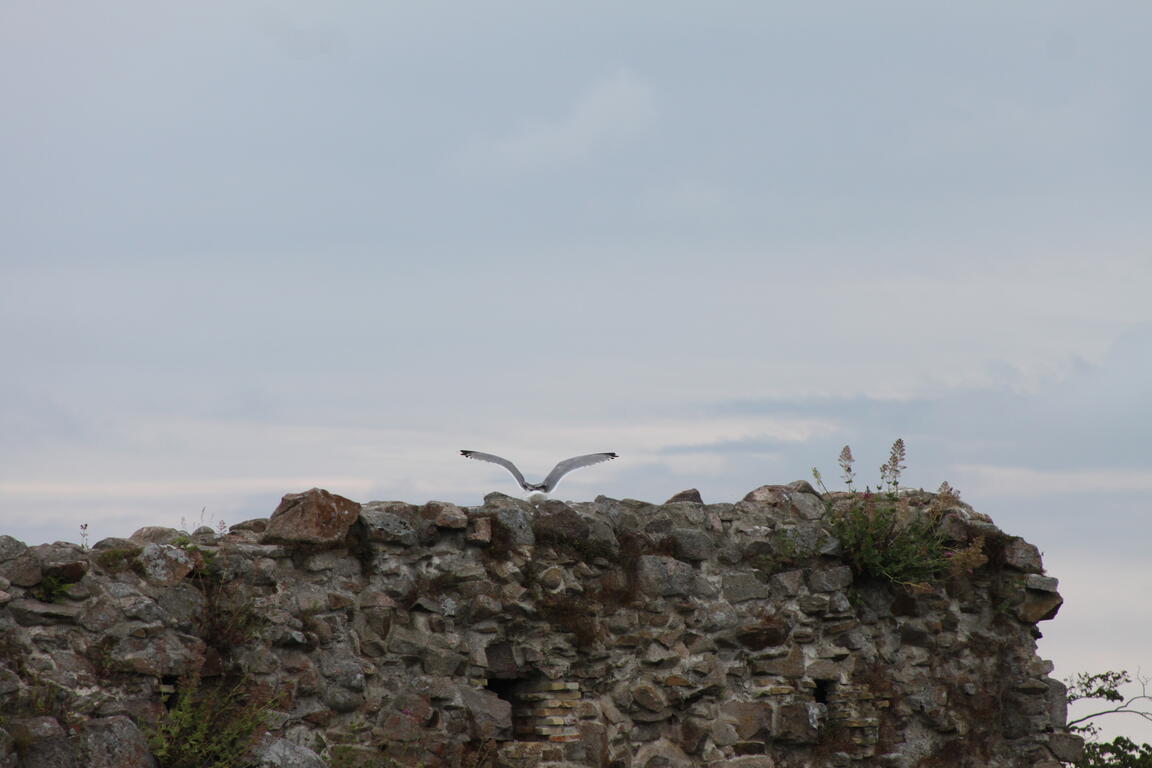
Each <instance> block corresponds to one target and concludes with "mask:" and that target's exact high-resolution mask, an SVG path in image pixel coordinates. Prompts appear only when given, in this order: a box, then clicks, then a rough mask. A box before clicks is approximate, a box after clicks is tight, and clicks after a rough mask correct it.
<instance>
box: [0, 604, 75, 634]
mask: <svg viewBox="0 0 1152 768" xmlns="http://www.w3.org/2000/svg"><path fill="white" fill-rule="evenodd" d="M7 608H8V610H9V611H11V612H12V618H14V619H16V621H17V622H18V623H19V624H21V625H23V626H25V627H30V626H36V625H39V624H75V623H76V617H77V616H79V615H80V606H77V605H63V604H60V603H42V602H40V601H39V600H13V601H12V602H10V603H9V604H8V606H7Z"/></svg>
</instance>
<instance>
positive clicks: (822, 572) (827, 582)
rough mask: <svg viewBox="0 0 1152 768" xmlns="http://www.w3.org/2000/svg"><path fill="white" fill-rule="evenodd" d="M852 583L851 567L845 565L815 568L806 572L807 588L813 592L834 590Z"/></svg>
mask: <svg viewBox="0 0 1152 768" xmlns="http://www.w3.org/2000/svg"><path fill="white" fill-rule="evenodd" d="M851 585H852V569H851V568H850V567H848V566H847V565H839V566H835V567H832V568H815V569H813V570H811V571H809V573H808V589H810V590H812V591H813V592H835V591H837V590H841V589H845V588H847V587H849V586H851Z"/></svg>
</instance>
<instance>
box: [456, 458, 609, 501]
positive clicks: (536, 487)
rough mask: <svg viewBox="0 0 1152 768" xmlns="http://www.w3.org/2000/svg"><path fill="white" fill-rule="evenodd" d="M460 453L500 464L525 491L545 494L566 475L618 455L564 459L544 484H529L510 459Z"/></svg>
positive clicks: (545, 479) (554, 468)
mask: <svg viewBox="0 0 1152 768" xmlns="http://www.w3.org/2000/svg"><path fill="white" fill-rule="evenodd" d="M460 453H461V454H462V455H464V456H467V457H468V458H469V459H477V460H479V461H490V462H492V463H493V464H499V465H500V466H502V467H504V469H506V470H508V471H509V472H511V473H512V477H514V478H516V482H517V483H519V484H520V487H521V488H523V489H524V490H526V491H542V492H544V493H548V492H549V491H551V490H552V489H553V488H555V487H556V484H557V483H559V482H560V478H562V477H564V475H566V474H568V473H569V472H571V471H572V470H574V469H579V468H580V467H587V466H589V465H591V464H599V463H600V462H602V461H608V460H610V459H614V458H616V454H614V453H587V454H584V455H583V456H573V457H572V458H570V459H564V461H562V462H560V463H559V464H557V465H556V466H555V467H553V468H552V471H551V472H549V473H548V476H547V477H545V478H544V482H542V483H528V482H525V481H524V475H523V474H522V473H521V472H520V470H519V469H517V468H516V465H515V464H513V463H512V462H510V461H508V459H505V458H503V457H502V456H495V455H493V454H491V453H480V452H479V451H460Z"/></svg>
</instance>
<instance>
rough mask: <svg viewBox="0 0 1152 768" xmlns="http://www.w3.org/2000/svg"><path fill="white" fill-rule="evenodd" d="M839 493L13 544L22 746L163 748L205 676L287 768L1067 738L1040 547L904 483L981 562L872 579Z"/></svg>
mask: <svg viewBox="0 0 1152 768" xmlns="http://www.w3.org/2000/svg"><path fill="white" fill-rule="evenodd" d="M846 502H847V499H846V498H845V497H844V496H842V495H833V496H830V497H823V498H822V497H820V496H819V495H817V494H816V493H815V492H814V491H813V490H812V489H811V488H810V487H809V486H808V485H807V483H803V482H799V483H793V484H791V485H788V486H764V487H762V488H759V489H757V490H755V491H753V492H752V493H750V494H749V495H748V496H747V497H746V498H745V499H744V500H742V501H740V502H739V503H735V504H703V503H701V502H700V501H699V497H698V495H696V494H694V493H690V492H686V493H685V494H679V495H678V496H677V497H674V500H671V501H669V502H668V503H665V504H662V505H653V504H647V503H642V502H638V501H633V500H624V501H619V500H614V499H608V498H604V497H601V498H598V499H597V500H596V501H594V502H589V503H569V504H564V503H561V502H558V501H544V502H541V503H536V504H533V503H529V502H525V501H522V500H519V499H516V498H512V497H509V496H505V495H502V494H491V495H489V496H488V497H486V499H485V503H484V505H483V506H481V507H475V508H460V507H457V506H455V505H452V504H446V503H439V502H429V503H428V504H425V505H422V506H415V505H410V504H405V503H401V502H372V503H369V504H365V505H363V506H361V505H359V504H356V503H354V502H351V501H349V500H347V499H343V498H341V497H339V496H334V495H332V494H329V493H327V492H324V491H319V490H313V491H310V492H308V493H305V494H295V495H290V496H286V497H285V499H284V503H282V504H281V506H280V508H278V509H277V510H276V512H275V513H274V514H273V515H272V517H271V518H270V519H267V520H264V519H261V520H252V521H248V522H245V523H241V524H239V525H236V526H233V527H232V528H231V530H230V531H229V532H228V533H227V534H226V535H223V536H216V535H214V534H213V533H212V532H211V531H209V530H207V529H201V530H200V531H198V532H196V533H194V534H192V535H190V536H189V535H181V534H180V533H179V532H177V531H174V530H172V529H165V528H146V529H143V530H141V531H139V532H137V533H136V534H135V535H134V536H133V537H132V538H131V539H106V540H103V541H101V542H99V543H97V544H96V545H95V546H94V547H93V548H92V550H91V551H84V550H82V549H81V548H80V547H78V546H76V545H71V544H60V543H58V544H52V545H43V546H38V547H31V548H29V547H26V546H25V545H24V544H22V543H20V542H18V541H16V540H14V539H11V538H9V537H0V768H15V767H17V766H21V767H24V768H45V767H48V766H51V767H53V768H54V767H56V766H76V767H77V768H135V767H136V766H154V765H157V762H156V761H155V759H154V757H153V756H152V754H151V753H150V749H149V745H148V743H147V740H146V733H147V732H148V731H149V729H150V728H152V727H153V724H154V723H156V722H157V721H158V719H160V718H162V717H164V716H165V713H166V712H167V711H168V710H170V709H171V708H172V707H173V705H174V703H175V702H178V701H179V700H180V695H181V694H182V693H183V694H188V692H189V690H190V689H191V688H192V686H194V685H195V684H196V681H197V680H199V681H200V683H199V684H200V686H201V689H205V687H206V686H212V685H213V684H214V683H216V682H221V681H222V682H224V683H225V684H226V686H240V687H241V688H242V689H243V690H244V691H246V692H247V693H248V694H249V695H250V697H251V699H250V700H251V701H258V702H264V703H267V706H268V709H269V712H268V715H267V718H266V720H265V722H266V725H267V731H268V732H267V733H266V734H263V735H262V737H261V738H260V740H259V743H258V744H257V746H256V750H255V753H256V755H257V758H256V760H257V762H258V763H259V764H260V765H262V766H267V767H271V766H280V767H281V768H319V767H320V766H337V767H339V768H356V767H358V766H359V767H364V768H366V767H368V766H389V765H403V766H480V765H498V766H506V767H509V768H511V767H520V766H523V767H524V768H528V767H529V766H549V765H554V766H561V765H564V766H596V767H598V768H607V767H609V766H611V767H613V768H624V767H627V766H641V767H643V768H666V767H671V768H677V767H680V766H712V767H713V768H772V767H776V768H787V767H800V766H886V767H887V768H899V767H900V766H909V767H911V766H980V767H981V768H996V767H1004V768H1007V767H1009V766H1012V767H1015V766H1029V767H1030V768H1041V767H1042V766H1057V765H1058V764H1059V761H1060V760H1062V759H1063V760H1067V759H1070V758H1072V757H1074V756H1075V755H1076V753H1077V750H1078V747H1079V741H1078V739H1077V738H1076V737H1073V736H1069V735H1068V734H1066V733H1065V732H1064V731H1063V726H1064V722H1065V704H1064V689H1063V686H1061V684H1060V683H1058V682H1056V681H1055V680H1052V679H1051V678H1049V677H1048V673H1049V672H1051V670H1052V667H1051V664H1050V663H1048V662H1045V661H1042V660H1041V659H1039V658H1038V657H1037V656H1036V653H1035V637H1037V636H1039V633H1038V632H1037V630H1036V623H1037V622H1038V621H1041V620H1044V619H1049V618H1051V617H1052V616H1054V615H1055V612H1056V610H1057V609H1058V607H1059V604H1060V596H1059V594H1058V593H1057V592H1056V581H1055V579H1052V578H1049V577H1047V576H1045V575H1043V568H1042V566H1041V562H1040V556H1039V553H1038V552H1037V550H1036V548H1035V547H1033V546H1032V545H1030V544H1028V543H1026V542H1025V541H1023V540H1022V539H1020V538H1017V537H1014V536H1010V535H1008V534H1006V533H1003V532H1001V531H1000V530H999V529H998V528H996V527H995V526H994V525H993V524H992V523H991V522H989V521H987V519H986V518H983V517H982V516H980V515H977V514H975V513H974V512H973V511H972V510H971V509H970V508H968V507H966V506H965V505H962V504H960V503H958V502H956V501H955V500H952V499H943V500H942V499H940V498H937V497H934V496H933V495H932V494H926V493H923V492H914V493H907V494H903V495H902V507H903V508H904V514H906V515H907V514H911V515H917V514H932V515H935V516H936V517H934V518H933V519H938V521H939V525H940V527H941V528H942V530H944V531H945V533H946V534H947V535H948V537H949V538H950V540H951V541H952V543H953V546H954V547H955V548H956V549H957V550H960V549H962V548H964V547H966V546H967V547H969V549H971V545H972V543H973V542H980V544H981V548H982V552H983V555H982V557H983V558H986V559H987V562H985V563H983V564H980V558H977V560H976V562H975V564H973V563H971V562H969V563H968V566H969V567H971V568H972V570H971V572H968V570H966V569H957V570H956V572H954V573H951V574H947V575H945V576H943V577H941V578H939V579H937V580H935V581H934V582H933V583H932V584H930V585H922V586H909V585H904V586H902V585H897V584H893V583H891V582H888V581H885V580H876V579H868V578H865V577H863V576H862V575H860V574H858V573H856V572H854V570H853V568H852V567H850V566H849V564H848V562H849V559H847V558H846V557H845V553H844V552H843V549H842V545H841V542H839V541H838V540H837V539H836V537H835V536H833V535H832V532H831V528H830V526H829V514H830V512H829V509H830V506H829V505H831V504H844V503H846ZM942 502H944V503H943V504H942ZM220 689H221V688H220V687H219V686H217V690H220ZM229 690H231V688H229Z"/></svg>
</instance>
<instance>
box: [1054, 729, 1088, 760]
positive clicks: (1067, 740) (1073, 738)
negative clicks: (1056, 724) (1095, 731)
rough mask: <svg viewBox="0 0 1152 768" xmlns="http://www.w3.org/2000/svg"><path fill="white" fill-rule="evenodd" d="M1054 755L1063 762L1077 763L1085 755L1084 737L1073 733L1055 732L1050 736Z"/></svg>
mask: <svg viewBox="0 0 1152 768" xmlns="http://www.w3.org/2000/svg"><path fill="white" fill-rule="evenodd" d="M1048 748H1049V749H1050V750H1052V756H1053V757H1055V758H1056V759H1057V760H1059V761H1060V762H1062V763H1075V762H1077V761H1078V760H1079V759H1080V758H1081V757H1083V756H1084V738H1083V737H1081V736H1077V735H1075V734H1073V733H1053V734H1052V735H1051V736H1049V737H1048Z"/></svg>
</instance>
